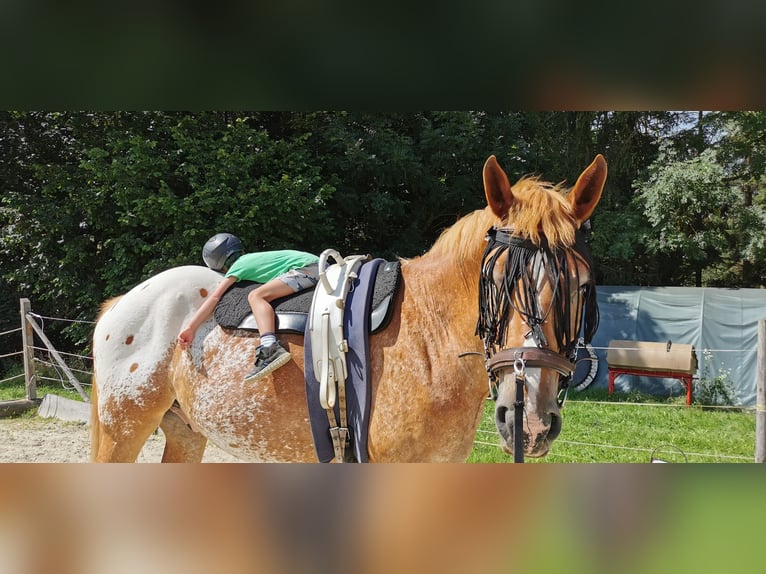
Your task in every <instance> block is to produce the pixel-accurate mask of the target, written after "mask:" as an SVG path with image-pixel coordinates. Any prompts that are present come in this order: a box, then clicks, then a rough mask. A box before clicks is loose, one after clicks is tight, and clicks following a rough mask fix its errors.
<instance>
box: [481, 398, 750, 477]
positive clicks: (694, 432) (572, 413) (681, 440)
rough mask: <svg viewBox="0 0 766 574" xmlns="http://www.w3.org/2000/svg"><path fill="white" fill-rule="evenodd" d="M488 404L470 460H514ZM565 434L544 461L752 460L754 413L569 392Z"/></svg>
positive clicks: (649, 399)
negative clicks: (506, 450) (500, 438)
mask: <svg viewBox="0 0 766 574" xmlns="http://www.w3.org/2000/svg"><path fill="white" fill-rule="evenodd" d="M493 409H494V403H493V402H492V401H487V404H486V405H485V411H484V417H483V419H482V422H481V425H480V427H479V431H478V432H477V434H476V446H475V447H474V450H473V452H472V453H471V456H470V458H469V459H468V460H469V462H477V463H483V462H511V461H512V457H510V456H509V455H507V454H505V453H504V452H503V451H502V450H501V449H500V447H499V446H498V434H497V430H496V429H495V424H494V421H493V419H492V414H493ZM562 415H563V421H564V422H563V430H562V431H561V434H560V435H559V438H558V439H556V441H555V442H554V444H553V447H552V448H551V451H550V453H549V454H548V456H546V457H545V458H543V459H528V460H527V462H540V463H573V462H574V463H586V462H617V463H629V462H650V461H651V460H652V457H653V456H654V458H657V459H661V460H666V461H668V462H684V457H683V455H682V454H681V453H680V452H679V449H680V451H682V452H683V453H684V454H685V455H686V460H688V462H697V463H742V462H753V460H754V453H755V413H754V412H753V411H737V410H723V409H714V408H705V407H700V406H694V405H692V406H691V407H688V406H686V403H685V401H684V398H683V397H679V398H676V399H671V400H668V401H666V402H661V401H660V400H658V399H656V398H653V397H646V396H636V395H629V394H625V393H615V394H614V395H612V396H609V395H608V394H607V393H606V391H600V390H597V391H589V390H585V391H582V392H580V393H570V395H569V400H568V401H567V402H566V404H565V406H564V408H563V410H562Z"/></svg>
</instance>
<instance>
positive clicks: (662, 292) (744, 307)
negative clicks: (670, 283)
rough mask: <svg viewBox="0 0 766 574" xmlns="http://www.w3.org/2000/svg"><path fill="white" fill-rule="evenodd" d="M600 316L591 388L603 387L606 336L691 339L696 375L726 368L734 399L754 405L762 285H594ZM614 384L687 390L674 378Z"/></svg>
mask: <svg viewBox="0 0 766 574" xmlns="http://www.w3.org/2000/svg"><path fill="white" fill-rule="evenodd" d="M597 290H598V303H599V310H600V313H601V322H600V324H599V329H598V332H597V333H596V336H595V337H594V338H593V341H592V345H593V347H594V350H595V352H596V355H597V356H598V359H599V368H598V372H597V374H596V377H595V379H594V381H593V383H591V385H590V386H589V388H607V386H608V383H609V375H608V369H609V368H608V365H607V362H606V351H607V347H608V345H609V341H611V340H613V339H625V340H631V341H656V342H662V343H666V342H667V341H672V342H673V343H683V344H691V345H694V348H695V351H696V353H697V362H698V365H699V367H698V370H697V373H696V376H695V381H696V377H699V376H707V378H709V379H712V378H713V377H715V376H716V375H720V374H728V375H729V377H728V378H729V381H730V382H731V384H732V388H733V390H734V392H735V395H736V398H735V404H737V405H742V406H750V407H752V406H755V394H756V369H757V366H756V363H757V353H756V351H757V347H758V321H759V320H761V319H766V289H724V288H712V287H703V288H692V287H621V286H601V285H600V286H598V288H597ZM615 390H618V391H640V392H644V393H648V394H652V395H659V396H666V397H667V396H670V395H682V394H685V388H684V386H683V385H682V384H681V383H680V382H679V381H677V380H675V379H658V378H654V377H634V376H630V375H621V376H620V377H618V378H617V380H616V381H615Z"/></svg>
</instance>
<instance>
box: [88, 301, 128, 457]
mask: <svg viewBox="0 0 766 574" xmlns="http://www.w3.org/2000/svg"><path fill="white" fill-rule="evenodd" d="M120 298H121V297H112V298H111V299H109V300H107V301H105V302H104V303H103V304H102V305H101V310H100V311H99V314H98V317H97V318H96V323H98V322H99V321H100V320H101V317H102V316H103V315H104V313H106V312H107V311H108V310H109V309H111V308H112V307H114V306H115V305H116V304H117V301H119V300H120ZM95 358H96V341H95V339H94V341H93V359H94V360H93V377H92V379H91V387H90V460H91V462H96V457H97V456H98V450H99V447H100V445H101V419H99V418H98V384H97V376H96V375H97V373H98V370H97V368H96V361H95Z"/></svg>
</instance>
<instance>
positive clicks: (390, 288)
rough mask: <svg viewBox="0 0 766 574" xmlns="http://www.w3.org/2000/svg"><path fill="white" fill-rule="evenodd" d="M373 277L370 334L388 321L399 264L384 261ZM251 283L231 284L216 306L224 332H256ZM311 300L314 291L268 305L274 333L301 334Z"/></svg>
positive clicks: (398, 279)
mask: <svg viewBox="0 0 766 574" xmlns="http://www.w3.org/2000/svg"><path fill="white" fill-rule="evenodd" d="M377 269H378V272H377V274H376V275H375V285H374V289H373V292H372V303H371V306H370V307H371V310H372V311H371V313H372V317H371V321H370V332H372V333H375V332H377V331H379V330H380V329H383V328H384V327H385V326H386V325H387V324H388V321H389V320H390V319H391V313H392V312H393V310H392V307H393V306H392V305H391V304H390V303H391V301H393V298H394V295H395V294H396V289H397V288H398V286H399V283H400V278H401V265H400V263H399V262H398V261H389V262H384V263H383V264H381V265H380V266H379V267H378V268H377ZM260 285H261V283H255V282H254V281H238V282H237V283H235V284H234V285H232V286H231V287H230V288H229V290H228V291H226V293H224V295H223V297H221V300H220V301H219V302H218V305H216V308H215V311H214V312H213V316H214V318H215V320H216V322H217V323H218V324H219V325H220V326H221V327H224V328H226V329H245V330H253V331H257V329H258V328H257V326H256V324H255V320H253V318H252V316H251V315H252V311H251V309H250V304H249V303H248V302H247V295H248V293H250V291H252V290H253V289H255V288H256V287H258V286H260ZM313 298H314V290H313V289H308V290H306V291H301V292H300V293H296V294H295V295H289V296H288V297H283V298H281V299H275V300H274V301H272V303H271V305H272V307H274V311H275V312H276V315H277V332H278V333H285V332H291V333H296V334H300V335H302V334H304V332H305V331H306V324H307V323H308V313H309V310H310V309H311V302H312V300H313Z"/></svg>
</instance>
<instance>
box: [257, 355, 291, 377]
mask: <svg viewBox="0 0 766 574" xmlns="http://www.w3.org/2000/svg"><path fill="white" fill-rule="evenodd" d="M292 358H293V357H292V355H290V353H285V354H284V355H280V356H279V357H277V358H276V359H274V360H273V361H272V362H271V363H269V364H268V365H267V366H266V367H264V368H263V369H262V370H260V371H258V372H257V373H255V374H254V375H248V376H246V377H245V380H246V381H252V380H255V379H260V378H261V377H264V376H266V375H268V374H269V373H272V372H274V371H276V370H277V369H278V368H279V367H281V366H283V365H286V364H287V363H289V362H290V359H292Z"/></svg>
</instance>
